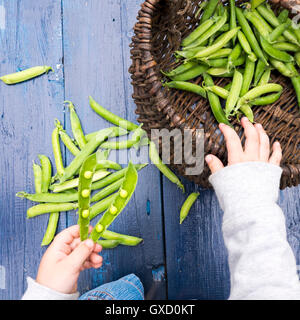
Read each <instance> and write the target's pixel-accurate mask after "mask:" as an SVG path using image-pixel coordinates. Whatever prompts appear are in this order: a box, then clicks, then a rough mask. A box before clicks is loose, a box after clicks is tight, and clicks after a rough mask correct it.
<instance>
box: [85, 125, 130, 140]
mask: <svg viewBox="0 0 300 320" xmlns="http://www.w3.org/2000/svg"><path fill="white" fill-rule="evenodd" d="M110 128H111V129H112V130H114V137H120V136H126V135H127V134H128V131H127V130H125V129H123V128H120V127H110ZM107 129H109V128H105V129H101V130H99V131H95V132H91V133H88V134H86V135H85V139H86V141H87V142H89V141H90V140H91V139H93V138H95V137H96V135H97V134H99V133H101V132H102V131H106V130H107Z"/></svg>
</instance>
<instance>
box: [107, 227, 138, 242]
mask: <svg viewBox="0 0 300 320" xmlns="http://www.w3.org/2000/svg"><path fill="white" fill-rule="evenodd" d="M102 238H104V239H107V240H117V241H120V244H122V245H124V246H137V245H138V244H139V243H141V242H142V241H143V239H142V238H138V237H133V236H128V235H126V234H121V233H117V232H113V231H110V230H107V229H106V230H105V231H104V232H103V234H102Z"/></svg>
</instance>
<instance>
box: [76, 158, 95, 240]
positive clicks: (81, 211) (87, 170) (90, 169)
mask: <svg viewBox="0 0 300 320" xmlns="http://www.w3.org/2000/svg"><path fill="white" fill-rule="evenodd" d="M96 165H97V155H96V154H92V155H91V156H89V157H88V158H87V159H86V160H85V161H84V162H83V164H82V167H81V169H80V172H79V184H78V225H79V231H80V240H81V241H84V240H85V239H87V237H88V233H89V224H90V202H91V186H92V180H93V175H94V173H95V169H96Z"/></svg>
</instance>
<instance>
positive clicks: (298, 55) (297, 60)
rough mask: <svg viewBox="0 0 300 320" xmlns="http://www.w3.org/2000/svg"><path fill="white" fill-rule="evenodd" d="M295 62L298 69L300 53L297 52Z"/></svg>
mask: <svg viewBox="0 0 300 320" xmlns="http://www.w3.org/2000/svg"><path fill="white" fill-rule="evenodd" d="M295 60H296V63H297V65H298V67H300V52H297V53H296V54H295Z"/></svg>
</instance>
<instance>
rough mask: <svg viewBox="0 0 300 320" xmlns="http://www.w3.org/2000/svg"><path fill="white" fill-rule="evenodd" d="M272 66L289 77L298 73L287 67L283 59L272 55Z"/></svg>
mask: <svg viewBox="0 0 300 320" xmlns="http://www.w3.org/2000/svg"><path fill="white" fill-rule="evenodd" d="M270 62H271V64H272V66H273V67H274V68H275V69H277V70H278V71H279V72H280V73H281V74H282V75H284V76H285V77H288V78H292V77H294V76H296V73H295V72H293V71H291V70H290V69H288V68H287V66H286V64H284V63H283V62H282V61H279V60H277V59H274V58H271V57H270Z"/></svg>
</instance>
